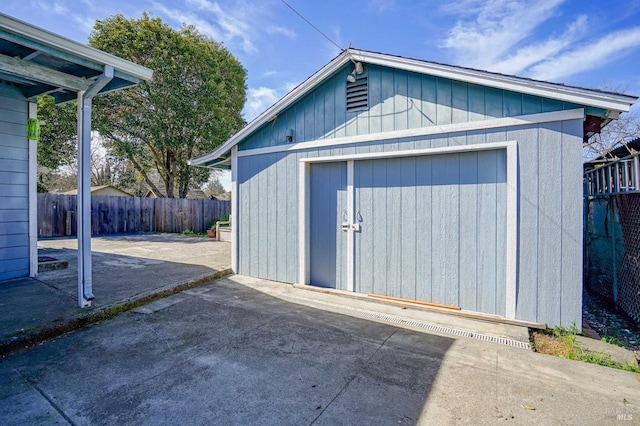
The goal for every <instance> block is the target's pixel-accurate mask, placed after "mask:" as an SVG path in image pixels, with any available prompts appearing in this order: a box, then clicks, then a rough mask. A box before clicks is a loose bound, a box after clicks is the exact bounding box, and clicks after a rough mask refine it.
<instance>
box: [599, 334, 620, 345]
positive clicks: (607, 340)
mask: <svg viewBox="0 0 640 426" xmlns="http://www.w3.org/2000/svg"><path fill="white" fill-rule="evenodd" d="M600 340H602V341H603V342H605V343H609V344H611V345H616V346H620V347H622V343H620V342H619V341H618V339H617V338H616V337H613V336H607V335H604V336H602V338H601V339H600Z"/></svg>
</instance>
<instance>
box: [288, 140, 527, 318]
mask: <svg viewBox="0 0 640 426" xmlns="http://www.w3.org/2000/svg"><path fill="white" fill-rule="evenodd" d="M495 149H506V151H507V217H506V235H507V241H506V262H505V264H506V267H505V269H506V271H505V273H506V291H505V296H506V297H505V298H506V303H505V317H506V318H509V319H515V317H516V293H517V291H516V289H517V270H518V257H517V256H518V253H517V249H518V143H517V141H505V142H495V143H486V144H473V145H457V146H447V147H440V148H426V149H411V150H405V151H392V152H373V153H362V154H349V155H335V156H325V157H306V158H301V159H300V160H299V174H298V193H299V199H298V209H299V210H298V226H299V228H298V229H299V231H298V236H299V239H298V261H299V263H298V265H299V269H298V283H299V284H309V278H310V277H309V274H310V249H311V247H310V241H309V240H310V239H309V235H310V232H309V226H310V218H311V215H310V211H309V210H310V203H311V198H310V193H309V192H310V191H309V189H310V175H311V174H310V170H311V164H313V163H327V162H340V161H347V203H348V206H349V210H350V211H349V221H350V223H354V208H355V191H354V188H353V175H354V164H355V161H358V160H372V159H382V158H398V157H412V156H424V155H437V154H453V153H460V152H470V151H473V152H477V151H489V150H495ZM348 233H349V236H348V239H347V251H348V256H349V257H348V259H347V260H348V265H347V268H348V269H347V280H348V281H347V288H348V289H349V290H350V291H353V289H354V274H355V270H354V265H355V262H354V261H355V259H354V255H355V252H354V250H355V240H354V238H355V233H354V230H353V229H350V230H349V231H348Z"/></svg>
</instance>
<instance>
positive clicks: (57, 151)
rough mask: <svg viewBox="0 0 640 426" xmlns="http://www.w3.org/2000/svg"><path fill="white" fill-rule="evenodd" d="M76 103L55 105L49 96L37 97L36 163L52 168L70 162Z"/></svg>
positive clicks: (73, 145) (74, 148) (71, 159)
mask: <svg viewBox="0 0 640 426" xmlns="http://www.w3.org/2000/svg"><path fill="white" fill-rule="evenodd" d="M76 114H77V111H76V103H75V102H69V103H66V104H63V105H55V103H54V99H53V97H51V96H40V97H39V98H38V119H39V120H40V121H41V122H43V123H44V124H42V125H41V127H40V139H39V140H38V165H39V166H41V167H46V168H48V169H51V170H54V169H57V168H58V167H60V166H65V165H68V164H71V163H72V162H73V161H75V156H76V137H77V131H76V128H77V123H76Z"/></svg>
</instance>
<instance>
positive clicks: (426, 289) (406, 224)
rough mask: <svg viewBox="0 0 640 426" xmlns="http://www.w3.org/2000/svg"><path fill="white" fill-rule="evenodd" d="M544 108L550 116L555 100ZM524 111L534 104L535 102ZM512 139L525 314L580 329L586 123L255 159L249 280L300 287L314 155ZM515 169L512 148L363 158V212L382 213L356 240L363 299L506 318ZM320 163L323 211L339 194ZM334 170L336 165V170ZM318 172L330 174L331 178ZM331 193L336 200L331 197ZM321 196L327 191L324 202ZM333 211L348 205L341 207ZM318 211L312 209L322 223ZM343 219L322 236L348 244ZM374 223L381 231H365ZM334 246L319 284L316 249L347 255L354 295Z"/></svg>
mask: <svg viewBox="0 0 640 426" xmlns="http://www.w3.org/2000/svg"><path fill="white" fill-rule="evenodd" d="M394 84H395V83H394ZM520 98H521V99H524V97H522V96H521V97H520ZM529 101H532V100H531V99H529V100H528V101H527V102H529ZM452 102H453V101H452ZM539 106H540V108H543V107H544V102H542V101H540V102H539ZM530 107H531V106H526V108H530ZM520 108H525V106H524V103H523V104H521V107H520ZM521 112H522V110H518V113H521ZM451 117H452V118H451V119H452V120H453V119H454V118H453V115H452V116H451ZM325 118H326V114H325ZM395 125H396V123H395V121H394V126H395ZM504 141H517V147H518V148H517V149H518V164H517V168H518V177H519V179H518V188H517V189H518V212H517V217H518V219H517V220H518V226H517V229H518V231H517V232H518V235H517V241H518V247H517V250H518V256H517V259H518V260H517V271H518V275H517V285H516V318H517V319H521V320H527V321H537V322H544V323H547V324H549V325H557V324H559V325H571V324H572V323H574V322H575V323H576V324H577V325H579V324H580V323H581V318H582V317H581V315H582V314H581V303H580V301H581V294H582V279H581V264H582V263H581V262H582V233H581V229H582V219H581V217H582V203H581V199H580V197H581V193H582V192H581V191H582V181H581V173H580V170H581V158H582V156H581V149H582V120H581V119H576V120H568V121H557V122H551V123H543V124H532V125H521V126H514V127H509V128H498V129H489V130H477V131H469V132H460V133H449V134H439V135H434V136H422V137H411V138H403V139H395V140H386V141H376V142H365V143H357V144H348V145H340V146H326V147H319V148H313V149H308V150H295V151H291V152H277V153H267V154H259V155H249V154H250V153H249V152H245V153H244V155H240V156H239V157H238V159H237V165H238V195H237V197H238V198H237V199H238V203H239V204H238V205H239V211H238V216H239V217H238V220H237V226H238V228H239V231H238V235H239V238H240V239H239V244H238V259H239V263H238V273H240V274H245V275H251V276H255V277H260V278H266V279H273V280H279V281H284V282H292V283H293V282H297V281H298V268H299V263H298V262H299V259H298V235H299V229H298V226H299V222H298V215H299V198H298V197H299V187H298V186H299V175H298V174H299V161H300V159H302V158H309V157H326V156H337V155H347V154H361V153H370V152H389V151H405V150H411V149H425V148H437V147H446V146H464V145H471V144H473V145H477V144H486V143H494V142H504ZM327 144H330V141H327ZM241 154H242V153H241ZM505 161H506V160H505V154H504V150H499V149H498V150H490V151H482V152H464V153H460V154H446V155H430V156H425V157H421V156H419V157H409V158H404V159H395V158H392V159H386V160H366V161H358V160H356V166H355V177H354V178H355V187H356V205H357V207H356V209H360V210H361V211H360V213H361V214H362V215H363V216H364V215H365V214H370V212H378V213H376V214H375V215H373V216H371V217H370V218H369V219H368V221H369V222H371V224H369V223H367V221H366V220H365V221H363V231H362V235H357V236H356V250H355V253H356V262H355V275H356V278H355V285H356V288H355V291H360V292H365V293H368V292H371V293H382V294H390V295H394V296H398V297H405V298H410V299H417V300H426V301H438V302H439V303H446V304H451V305H456V306H461V307H462V308H463V309H468V310H474V311H478V312H484V313H489V314H497V315H505V305H506V300H505V297H506V294H505V287H506V283H505V268H506V265H505V258H506V244H505V243H504V241H505V239H506V238H507V237H506V236H505V232H506V231H505V229H504V226H503V225H502V224H503V223H504V220H505V219H504V216H505V215H506V214H507V213H508V212H507V211H506V208H505V206H504V202H505V201H504V200H505V197H506V191H507V187H506V183H505V181H504V173H505V169H506V166H505ZM330 164H331V163H330ZM333 164H336V163H333ZM318 166H320V164H311V166H310V167H311V176H312V178H311V179H312V180H311V192H312V194H311V197H312V198H311V202H312V203H320V204H319V205H322V204H323V200H326V202H329V201H330V198H329V197H331V193H332V192H331V188H329V187H328V186H326V187H324V186H322V182H323V179H324V180H326V179H328V178H322V176H323V172H322V170H323V169H322V168H317V167H318ZM338 167H341V166H338ZM330 169H331V167H330V166H327V169H326V170H330ZM326 170H325V173H326ZM316 172H317V173H316ZM314 176H316V177H318V176H320V177H319V178H318V179H319V180H315V179H314ZM314 185H318V187H317V188H315V187H314ZM335 187H336V185H333V189H335ZM358 188H359V189H358ZM325 190H326V191H328V192H327V193H324V194H322V193H321V192H322V191H325ZM326 191H325V192H326ZM314 192H319V193H321V194H318V195H317V196H318V198H317V199H314V198H313V197H314V195H313V193H314ZM334 192H335V191H334ZM333 205H334V206H336V209H337V204H336V203H335V202H333ZM314 211H316V210H315V208H314V207H312V211H311V215H312V217H313V215H314V213H313V212H314ZM321 214H324V213H321ZM338 214H339V209H338V210H336V211H335V212H333V213H332V214H331V216H329V214H326V215H325V216H323V218H325V219H327V220H328V221H329V222H332V223H334V222H335V223H334V225H333V226H332V229H327V230H326V233H327V234H326V235H325V236H323V237H320V238H321V240H322V239H323V238H324V239H325V240H326V239H328V240H331V241H333V240H334V239H335V240H336V241H337V240H338V239H339V238H340V235H341V231H340V230H339V229H337V228H338V225H339V223H337V222H336V221H337V220H338V219H339V218H338V217H337V216H338ZM365 225H368V226H370V227H371V228H372V229H371V232H372V233H373V234H370V235H368V236H367V235H366V234H365V230H364V226H365ZM310 226H311V244H312V245H313V244H314V239H315V240H316V241H320V240H317V237H314V234H317V233H318V232H322V230H321V228H324V227H325V225H321V224H314V221H313V220H312V222H311V225H310ZM314 227H316V228H314ZM334 237H335V238H334ZM331 241H329V243H330V242H331ZM329 243H327V242H326V241H324V242H322V243H319V244H320V247H316V246H315V245H313V247H312V248H311V262H312V267H311V269H312V271H311V275H312V278H313V275H314V266H313V262H314V256H315V254H314V251H315V252H316V253H321V251H323V250H324V251H326V253H325V254H320V256H335V259H336V261H335V262H336V265H337V266H336V271H337V272H336V274H337V275H336V277H338V285H337V287H338V288H344V280H342V277H343V276H344V275H343V272H342V269H341V268H342V265H340V264H339V263H338V260H340V258H344V256H341V255H340V254H339V250H337V249H336V247H325V245H326V244H329ZM329 245H330V244H329ZM372 256H373V261H371V260H370V259H371V257H372ZM363 259H367V261H366V262H363ZM332 262H333V261H332ZM332 264H333V263H332ZM332 272H335V271H332ZM407 283H409V284H407ZM341 286H342V287H341Z"/></svg>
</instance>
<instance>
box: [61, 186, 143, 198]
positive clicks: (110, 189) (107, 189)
mask: <svg viewBox="0 0 640 426" xmlns="http://www.w3.org/2000/svg"><path fill="white" fill-rule="evenodd" d="M90 192H91V195H106V196H111V197H133V195H131V194H129V193H128V192H127V191H123V190H122V189H119V188H116V187H115V186H113V185H99V186H92V187H91V189H90ZM63 194H64V195H78V190H77V189H72V190H71V191H67V192H63Z"/></svg>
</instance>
